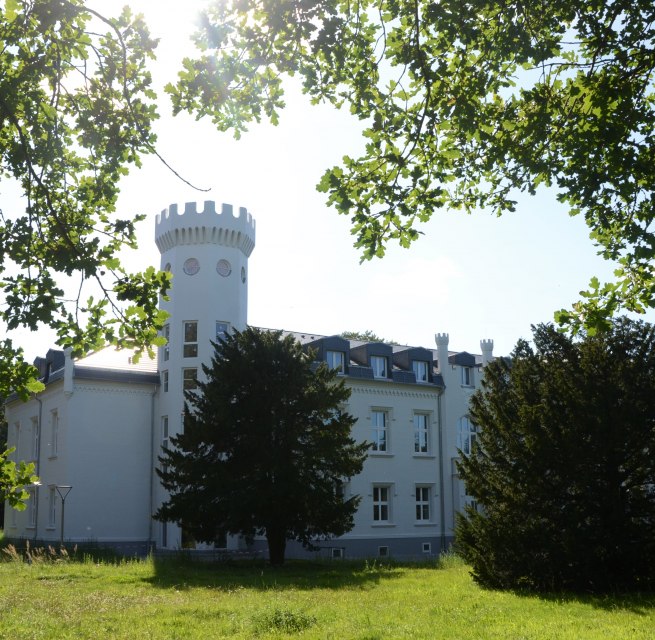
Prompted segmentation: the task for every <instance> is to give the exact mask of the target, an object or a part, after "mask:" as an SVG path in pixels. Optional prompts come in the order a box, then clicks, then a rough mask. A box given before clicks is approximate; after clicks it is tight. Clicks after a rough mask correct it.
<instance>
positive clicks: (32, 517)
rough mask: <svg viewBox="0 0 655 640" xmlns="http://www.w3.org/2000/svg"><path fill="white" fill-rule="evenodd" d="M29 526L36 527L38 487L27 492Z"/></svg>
mask: <svg viewBox="0 0 655 640" xmlns="http://www.w3.org/2000/svg"><path fill="white" fill-rule="evenodd" d="M27 493H28V494H29V497H28V499H27V526H28V527H36V487H31V488H29V489H28V490H27Z"/></svg>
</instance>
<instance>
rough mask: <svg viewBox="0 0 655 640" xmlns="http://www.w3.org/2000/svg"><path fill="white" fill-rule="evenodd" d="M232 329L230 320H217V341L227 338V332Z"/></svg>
mask: <svg viewBox="0 0 655 640" xmlns="http://www.w3.org/2000/svg"><path fill="white" fill-rule="evenodd" d="M229 331H230V323H229V322H222V321H220V320H217V321H216V342H220V341H221V340H225V338H227V334H228V332H229Z"/></svg>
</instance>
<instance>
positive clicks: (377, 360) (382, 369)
mask: <svg viewBox="0 0 655 640" xmlns="http://www.w3.org/2000/svg"><path fill="white" fill-rule="evenodd" d="M371 368H372V369H373V377H374V378H386V377H388V376H387V358H386V357H385V356H371Z"/></svg>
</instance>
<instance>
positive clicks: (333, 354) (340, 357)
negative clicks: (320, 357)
mask: <svg viewBox="0 0 655 640" xmlns="http://www.w3.org/2000/svg"><path fill="white" fill-rule="evenodd" d="M325 359H326V360H327V365H328V367H330V369H336V370H337V371H338V372H339V373H345V359H346V358H345V354H344V352H343V351H326V352H325Z"/></svg>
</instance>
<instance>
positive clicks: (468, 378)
mask: <svg viewBox="0 0 655 640" xmlns="http://www.w3.org/2000/svg"><path fill="white" fill-rule="evenodd" d="M462 385H463V386H465V387H472V386H473V367H462Z"/></svg>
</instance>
